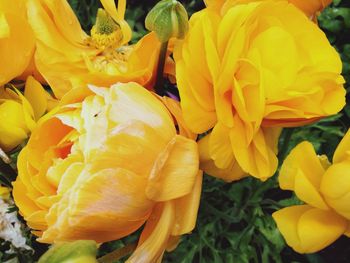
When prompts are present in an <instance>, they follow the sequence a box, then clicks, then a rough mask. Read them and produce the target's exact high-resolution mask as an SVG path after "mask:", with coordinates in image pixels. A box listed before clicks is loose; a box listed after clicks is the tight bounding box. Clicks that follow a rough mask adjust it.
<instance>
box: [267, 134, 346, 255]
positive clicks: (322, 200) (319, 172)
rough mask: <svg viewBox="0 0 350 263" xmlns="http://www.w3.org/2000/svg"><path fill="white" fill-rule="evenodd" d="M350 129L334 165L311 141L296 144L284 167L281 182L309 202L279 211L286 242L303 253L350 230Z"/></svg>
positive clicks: (277, 215)
mask: <svg viewBox="0 0 350 263" xmlns="http://www.w3.org/2000/svg"><path fill="white" fill-rule="evenodd" d="M349 182H350V130H349V131H348V132H347V134H346V135H345V137H344V138H343V140H342V141H341V142H340V144H339V145H338V148H337V150H336V152H335V154H334V157H333V164H330V163H329V162H328V160H327V157H325V156H317V155H316V153H315V150H314V149H313V147H312V145H311V144H310V143H309V142H302V143H300V144H299V145H298V146H297V147H295V148H294V149H293V150H292V151H291V153H290V154H289V156H288V157H287V158H286V160H285V161H284V162H283V165H282V167H281V171H280V176H279V183H280V187H281V188H282V189H286V190H292V191H294V192H295V194H296V195H297V197H298V198H299V199H300V200H302V201H304V202H305V203H306V205H299V206H291V207H286V208H283V209H281V210H279V211H277V212H275V213H274V214H273V215H272V216H273V218H274V219H275V221H276V223H277V226H278V228H279V230H280V231H281V233H282V235H283V236H284V238H285V239H286V242H287V244H288V245H289V246H291V247H292V248H293V249H294V250H295V251H297V252H299V253H313V252H317V251H319V250H321V249H323V248H325V247H327V246H328V245H330V244H331V243H333V242H334V241H335V240H336V239H338V238H339V237H340V236H341V235H343V234H345V235H348V236H349V233H350V232H349V230H350V221H349V220H350V208H349V203H350V183H349Z"/></svg>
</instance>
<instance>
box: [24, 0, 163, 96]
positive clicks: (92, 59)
mask: <svg viewBox="0 0 350 263" xmlns="http://www.w3.org/2000/svg"><path fill="white" fill-rule="evenodd" d="M101 3H102V5H103V6H104V8H105V10H103V9H99V11H98V14H97V20H96V24H95V26H94V27H93V28H92V29H91V36H88V35H87V34H85V32H84V31H83V30H82V29H81V26H80V24H79V21H78V19H77V17H76V16H75V14H74V12H73V10H72V9H71V7H70V6H69V4H68V2H67V1H66V0H54V1H52V0H43V1H39V0H28V4H27V5H28V16H29V22H30V24H31V26H32V28H33V30H34V32H35V34H36V37H37V39H38V40H37V50H36V54H35V63H36V66H37V67H38V70H39V71H40V73H41V74H42V75H43V76H44V78H45V79H46V81H47V82H48V83H49V84H50V86H51V88H52V89H53V91H54V93H55V95H56V97H58V98H61V97H62V96H63V95H64V94H65V93H66V92H68V91H69V90H70V89H72V87H77V86H81V87H85V86H86V85H87V84H93V85H96V86H105V87H107V86H110V85H112V84H115V83H117V82H128V81H134V82H137V83H139V84H141V85H143V86H146V87H148V88H150V87H151V86H152V85H153V84H154V80H155V78H154V76H155V74H154V73H155V71H156V70H157V65H158V63H157V62H158V54H159V49H160V42H159V41H158V40H157V37H156V35H155V34H154V33H150V34H148V35H146V36H144V37H143V38H142V39H141V40H140V41H139V42H138V43H136V44H135V45H127V42H128V41H129V40H130V39H131V30H130V28H129V26H128V24H127V23H126V21H125V20H124V12H125V6H126V1H125V0H120V1H118V9H117V8H116V6H115V3H114V1H113V0H103V1H101Z"/></svg>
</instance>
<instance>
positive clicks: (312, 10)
mask: <svg viewBox="0 0 350 263" xmlns="http://www.w3.org/2000/svg"><path fill="white" fill-rule="evenodd" d="M204 1H205V3H206V4H207V6H209V7H214V8H220V7H222V6H228V7H231V6H232V5H236V4H247V3H252V2H263V1H271V0H204ZM273 1H275V2H278V1H288V2H289V3H292V4H293V5H295V6H296V7H298V8H299V9H300V10H301V11H303V12H304V13H305V14H306V15H307V16H308V17H309V18H310V19H315V18H316V15H317V13H319V12H321V11H322V10H323V9H325V8H326V7H327V6H328V5H330V4H331V3H332V0H273Z"/></svg>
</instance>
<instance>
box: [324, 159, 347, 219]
mask: <svg viewBox="0 0 350 263" xmlns="http://www.w3.org/2000/svg"><path fill="white" fill-rule="evenodd" d="M321 192H322V194H323V195H324V197H325V200H326V202H327V203H328V204H329V205H330V206H331V207H332V208H333V209H334V210H335V211H337V213H339V214H340V215H342V216H344V217H346V218H347V219H350V206H349V202H350V161H343V162H341V163H336V164H333V165H331V166H330V167H329V168H328V169H327V171H326V172H325V174H324V176H323V178H322V183H321Z"/></svg>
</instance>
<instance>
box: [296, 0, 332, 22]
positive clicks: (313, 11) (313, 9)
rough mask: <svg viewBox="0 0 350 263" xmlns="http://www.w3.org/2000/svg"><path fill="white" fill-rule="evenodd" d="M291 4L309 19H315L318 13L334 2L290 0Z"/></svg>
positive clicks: (326, 0) (330, 0) (325, 0)
mask: <svg viewBox="0 0 350 263" xmlns="http://www.w3.org/2000/svg"><path fill="white" fill-rule="evenodd" d="M289 2H290V3H292V4H293V5H295V6H296V7H298V8H299V9H300V10H302V11H303V12H304V13H305V14H306V15H307V16H308V17H310V18H312V19H314V18H315V17H316V15H317V13H319V12H321V11H322V10H323V9H325V8H326V7H327V6H329V5H330V4H331V3H332V0H308V1H305V0H289Z"/></svg>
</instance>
